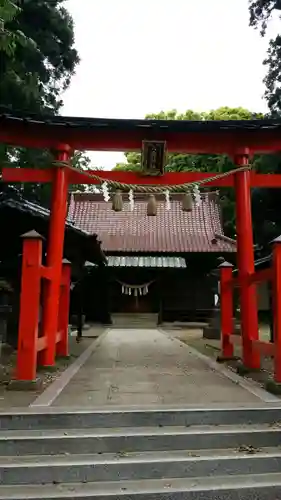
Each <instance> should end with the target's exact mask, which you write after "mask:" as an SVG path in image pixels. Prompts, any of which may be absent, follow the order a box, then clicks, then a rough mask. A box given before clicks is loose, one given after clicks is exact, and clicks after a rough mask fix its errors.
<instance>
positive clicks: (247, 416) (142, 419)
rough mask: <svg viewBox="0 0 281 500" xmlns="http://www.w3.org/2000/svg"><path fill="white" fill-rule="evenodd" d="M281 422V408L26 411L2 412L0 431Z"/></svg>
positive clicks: (52, 409)
mask: <svg viewBox="0 0 281 500" xmlns="http://www.w3.org/2000/svg"><path fill="white" fill-rule="evenodd" d="M278 422H281V407H277V406H274V407H268V406H267V407H259V406H257V407H254V408H247V407H246V408H245V407H241V408H219V407H217V408H193V407H191V408H176V409H171V408H165V407H164V408H163V407H162V408H159V407H158V408H150V409H149V408H144V409H141V410H140V409H135V410H134V409H126V408H121V409H109V410H104V409H100V410H99V409H97V410H92V409H89V408H88V409H84V410H75V409H70V408H68V409H65V408H63V409H58V408H49V409H48V410H46V409H45V408H43V409H42V410H39V409H36V410H35V409H22V410H20V411H17V410H15V411H10V412H0V431H3V430H27V429H37V430H40V429H42V430H48V429H64V430H67V429H93V428H96V427H97V428H103V427H104V428H110V427H113V428H116V427H146V426H149V427H154V426H155V427H157V426H190V425H197V426H199V425H220V424H226V423H227V424H229V425H236V424H237V425H243V424H269V425H272V424H274V423H277V424H276V425H278Z"/></svg>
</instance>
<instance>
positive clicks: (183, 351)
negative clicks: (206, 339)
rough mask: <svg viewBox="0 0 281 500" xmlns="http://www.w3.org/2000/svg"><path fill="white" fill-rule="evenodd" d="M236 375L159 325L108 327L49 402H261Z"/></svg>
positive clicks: (82, 404) (91, 404)
mask: <svg viewBox="0 0 281 500" xmlns="http://www.w3.org/2000/svg"><path fill="white" fill-rule="evenodd" d="M218 366H219V365H218ZM219 369H220V368H219ZM223 370H225V369H224V368H223ZM235 377H236V375H234V381H233V380H230V379H229V378H227V377H226V376H225V375H224V374H223V373H222V372H220V371H216V370H215V369H214V368H213V367H210V365H208V364H207V363H206V361H205V360H204V359H202V358H200V355H197V354H196V353H195V352H194V351H193V350H192V349H191V348H189V347H188V346H187V345H185V344H182V343H181V342H180V341H178V340H177V339H174V338H172V337H171V336H169V335H168V334H166V333H163V332H162V331H160V330H157V329H151V330H144V329H131V330H130V329H126V330H121V329H109V330H108V331H107V332H106V333H104V334H103V335H102V336H101V338H100V339H99V341H98V344H97V347H96V348H95V349H93V351H92V352H91V355H90V356H89V357H88V359H87V361H86V362H85V363H84V365H83V366H81V368H80V369H79V370H78V372H77V373H76V374H75V375H74V376H73V377H72V379H71V380H70V381H69V383H68V384H67V385H66V386H65V388H64V389H63V390H62V391H61V392H60V394H59V395H58V396H57V397H56V399H54V398H53V400H54V401H53V403H52V404H53V406H74V407H76V408H77V407H78V408H83V407H94V406H106V405H126V406H133V405H137V406H140V405H170V406H172V405H208V404H212V403H225V404H230V403H232V404H234V405H235V404H239V403H242V404H243V403H244V404H246V403H248V404H252V403H253V404H254V403H259V402H260V401H261V399H262V398H260V399H259V398H258V396H257V395H255V394H253V392H255V391H252V392H251V391H248V390H247V388H245V387H241V386H240V385H239V383H238V382H237V379H236V380H235ZM257 391H259V389H258V388H257Z"/></svg>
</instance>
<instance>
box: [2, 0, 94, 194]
mask: <svg viewBox="0 0 281 500" xmlns="http://www.w3.org/2000/svg"><path fill="white" fill-rule="evenodd" d="M64 3H65V2H64V1H63V0H21V1H15V0H14V1H10V0H0V35H1V32H2V35H3V36H1V45H0V68H1V79H0V106H2V107H5V108H9V109H15V110H17V111H22V112H23V113H38V114H41V113H44V114H49V115H54V114H57V113H58V112H59V110H60V107H61V105H62V93H63V91H64V90H65V89H66V88H67V87H68V86H69V84H70V80H71V76H72V75H73V73H74V71H75V67H76V65H77V63H78V61H79V57H78V54H77V51H76V49H75V47H74V29H73V20H72V18H71V17H70V15H69V13H68V12H67V10H66V9H65V7H64ZM52 161H53V157H52V154H51V152H50V151H42V150H36V149H31V148H29V149H25V148H10V147H7V146H6V145H0V162H1V164H2V165H3V164H6V165H10V166H20V167H42V168H43V167H45V166H47V165H50V164H51V162H52ZM72 161H73V164H74V165H75V166H78V167H79V168H85V167H86V166H88V165H89V163H90V160H89V158H88V157H86V156H85V155H84V154H83V153H80V152H79V153H78V152H76V153H75V155H74V158H73V160H72ZM78 187H79V188H80V189H84V188H83V187H82V186H74V187H73V188H78ZM23 189H24V193H25V195H26V196H29V197H31V198H32V199H35V200H36V201H40V202H42V203H43V204H48V203H49V198H50V186H49V185H47V184H46V185H37V184H33V185H29V184H26V185H25V186H24V188H23Z"/></svg>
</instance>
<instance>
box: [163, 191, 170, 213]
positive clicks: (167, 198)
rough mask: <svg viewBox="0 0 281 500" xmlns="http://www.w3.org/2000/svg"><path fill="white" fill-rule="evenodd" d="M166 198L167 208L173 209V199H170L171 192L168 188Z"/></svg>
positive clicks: (165, 192)
mask: <svg viewBox="0 0 281 500" xmlns="http://www.w3.org/2000/svg"><path fill="white" fill-rule="evenodd" d="M164 194H165V199H166V210H171V200H170V192H169V190H168V189H166V191H164Z"/></svg>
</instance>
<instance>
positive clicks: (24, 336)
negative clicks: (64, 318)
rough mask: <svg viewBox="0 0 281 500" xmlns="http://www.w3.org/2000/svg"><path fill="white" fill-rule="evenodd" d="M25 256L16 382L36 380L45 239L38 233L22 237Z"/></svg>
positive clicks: (34, 232)
mask: <svg viewBox="0 0 281 500" xmlns="http://www.w3.org/2000/svg"><path fill="white" fill-rule="evenodd" d="M22 238H23V256H22V275H21V295H20V317H19V333H18V354H17V369H16V380H18V381H30V382H32V381H35V380H36V368H37V338H38V324H39V309H40V285H41V264H42V237H41V236H40V234H38V233H37V232H36V231H30V232H28V233H26V234H24V235H23V236H22Z"/></svg>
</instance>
